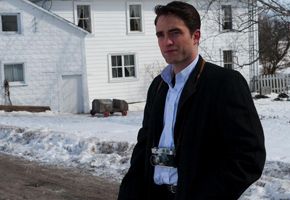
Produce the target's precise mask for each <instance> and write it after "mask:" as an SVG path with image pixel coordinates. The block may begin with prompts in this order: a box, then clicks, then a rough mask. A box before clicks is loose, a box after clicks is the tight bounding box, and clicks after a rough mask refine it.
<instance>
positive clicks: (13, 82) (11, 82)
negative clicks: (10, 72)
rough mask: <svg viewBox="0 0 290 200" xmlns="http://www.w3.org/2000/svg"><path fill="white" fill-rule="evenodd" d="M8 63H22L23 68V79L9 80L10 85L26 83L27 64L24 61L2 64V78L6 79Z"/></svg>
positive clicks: (11, 63) (9, 63) (10, 63)
mask: <svg viewBox="0 0 290 200" xmlns="http://www.w3.org/2000/svg"><path fill="white" fill-rule="evenodd" d="M6 65H22V68H23V70H22V71H23V81H9V85H10V86H22V85H26V66H25V63H24V62H5V63H3V64H2V74H3V75H2V80H3V81H4V80H5V79H6V78H5V66H6Z"/></svg>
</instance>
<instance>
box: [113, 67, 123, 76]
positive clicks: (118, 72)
mask: <svg viewBox="0 0 290 200" xmlns="http://www.w3.org/2000/svg"><path fill="white" fill-rule="evenodd" d="M112 76H113V78H122V77H123V72H122V67H114V68H112Z"/></svg>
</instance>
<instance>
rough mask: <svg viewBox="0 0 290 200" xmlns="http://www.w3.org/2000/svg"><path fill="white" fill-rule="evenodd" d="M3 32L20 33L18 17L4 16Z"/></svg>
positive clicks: (2, 18) (2, 17)
mask: <svg viewBox="0 0 290 200" xmlns="http://www.w3.org/2000/svg"><path fill="white" fill-rule="evenodd" d="M1 20H2V31H6V32H8V31H9V32H10V31H11V32H18V24H17V15H2V16H1Z"/></svg>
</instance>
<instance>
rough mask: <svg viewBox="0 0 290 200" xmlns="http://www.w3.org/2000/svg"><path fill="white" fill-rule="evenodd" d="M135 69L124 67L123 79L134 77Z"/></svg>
mask: <svg viewBox="0 0 290 200" xmlns="http://www.w3.org/2000/svg"><path fill="white" fill-rule="evenodd" d="M134 76H135V67H125V77H134Z"/></svg>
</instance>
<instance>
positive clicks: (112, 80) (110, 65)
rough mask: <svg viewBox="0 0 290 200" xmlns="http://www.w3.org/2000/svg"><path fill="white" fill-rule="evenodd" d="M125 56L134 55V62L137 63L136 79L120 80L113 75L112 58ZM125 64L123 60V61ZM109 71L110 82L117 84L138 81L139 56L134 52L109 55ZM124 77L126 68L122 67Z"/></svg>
mask: <svg viewBox="0 0 290 200" xmlns="http://www.w3.org/2000/svg"><path fill="white" fill-rule="evenodd" d="M125 55H134V59H135V60H134V62H135V76H134V77H125V76H123V77H119V78H113V74H112V59H111V57H112V56H125ZM122 62H123V59H122ZM108 70H109V82H112V83H116V82H128V81H137V80H138V57H137V54H136V53H134V52H126V53H124V52H122V53H110V54H108ZM122 70H123V75H124V74H125V72H124V66H122Z"/></svg>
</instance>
